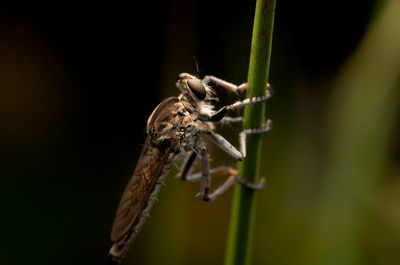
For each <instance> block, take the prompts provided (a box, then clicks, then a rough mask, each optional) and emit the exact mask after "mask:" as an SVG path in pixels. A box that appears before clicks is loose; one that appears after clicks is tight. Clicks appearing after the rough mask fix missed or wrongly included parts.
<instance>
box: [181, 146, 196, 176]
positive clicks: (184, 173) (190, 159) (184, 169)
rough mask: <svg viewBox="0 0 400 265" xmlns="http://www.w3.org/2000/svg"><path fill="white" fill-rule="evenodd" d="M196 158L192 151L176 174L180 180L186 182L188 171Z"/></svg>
mask: <svg viewBox="0 0 400 265" xmlns="http://www.w3.org/2000/svg"><path fill="white" fill-rule="evenodd" d="M196 157H197V153H196V152H195V151H192V153H191V154H190V155H189V156H188V157H187V158H186V160H185V161H184V162H183V165H182V169H181V171H180V172H179V174H178V176H179V177H180V178H181V179H182V180H187V174H188V173H189V170H190V168H191V167H192V165H193V162H194V160H196Z"/></svg>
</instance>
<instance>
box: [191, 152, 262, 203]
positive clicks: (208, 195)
mask: <svg viewBox="0 0 400 265" xmlns="http://www.w3.org/2000/svg"><path fill="white" fill-rule="evenodd" d="M207 156H208V155H207ZM203 159H208V157H203ZM205 171H206V170H204V169H202V172H199V173H196V174H193V175H190V176H188V178H187V179H188V180H189V179H190V180H198V179H201V180H202V181H205V182H206V184H205V185H202V189H201V192H200V193H199V194H198V195H201V196H202V199H203V200H204V201H207V202H208V201H213V200H214V199H215V198H217V197H218V196H220V195H221V194H223V193H224V192H225V191H227V190H228V189H229V188H230V187H231V186H233V185H234V184H235V183H236V182H238V183H240V184H242V185H243V186H245V187H247V188H249V189H254V190H260V189H262V188H263V187H264V183H265V179H264V178H261V179H260V182H259V183H250V182H248V181H246V180H244V179H242V178H240V177H238V176H237V170H236V169H234V168H231V167H227V166H221V167H217V168H213V169H210V170H209V171H208V175H207V174H206V173H205ZM211 175H212V176H215V175H223V176H226V175H227V176H228V178H227V179H226V180H225V182H224V183H223V184H221V186H219V187H218V188H216V189H215V190H214V191H213V192H210V179H211V177H210V176H211ZM205 178H208V179H205Z"/></svg>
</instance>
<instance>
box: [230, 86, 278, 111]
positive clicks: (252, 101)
mask: <svg viewBox="0 0 400 265" xmlns="http://www.w3.org/2000/svg"><path fill="white" fill-rule="evenodd" d="M270 97H271V92H270V91H269V90H268V89H267V90H266V92H265V95H263V96H261V97H252V98H246V99H244V100H242V101H236V102H235V103H233V104H232V105H228V106H225V108H226V110H234V109H240V108H243V107H244V106H247V105H250V104H256V103H261V102H264V101H266V100H267V99H269V98H270Z"/></svg>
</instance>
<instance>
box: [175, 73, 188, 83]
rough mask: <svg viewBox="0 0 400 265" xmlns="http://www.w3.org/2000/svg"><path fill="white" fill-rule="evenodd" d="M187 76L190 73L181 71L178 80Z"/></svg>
mask: <svg viewBox="0 0 400 265" xmlns="http://www.w3.org/2000/svg"><path fill="white" fill-rule="evenodd" d="M186 76H188V73H180V74H179V75H178V76H177V78H176V81H179V80H181V79H183V78H185V77H186Z"/></svg>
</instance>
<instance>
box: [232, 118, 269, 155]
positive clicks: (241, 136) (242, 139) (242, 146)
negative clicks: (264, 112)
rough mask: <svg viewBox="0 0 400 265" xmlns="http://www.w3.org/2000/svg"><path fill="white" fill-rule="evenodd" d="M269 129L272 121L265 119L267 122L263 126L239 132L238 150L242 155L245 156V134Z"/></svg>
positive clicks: (258, 132) (263, 131)
mask: <svg viewBox="0 0 400 265" xmlns="http://www.w3.org/2000/svg"><path fill="white" fill-rule="evenodd" d="M271 129H272V121H271V120H267V122H266V123H265V124H264V126H263V127H262V128H257V129H247V130H243V131H242V132H241V133H240V134H239V143H240V151H241V152H242V154H243V157H245V156H246V136H247V135H248V134H260V133H265V132H268V131H270V130H271Z"/></svg>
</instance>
